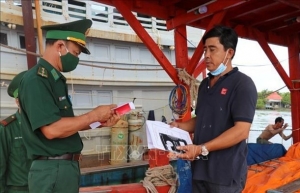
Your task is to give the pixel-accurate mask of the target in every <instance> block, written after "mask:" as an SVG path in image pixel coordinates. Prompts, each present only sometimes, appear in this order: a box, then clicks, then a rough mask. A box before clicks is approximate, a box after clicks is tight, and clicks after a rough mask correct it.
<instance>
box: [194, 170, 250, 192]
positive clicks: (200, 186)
mask: <svg viewBox="0 0 300 193" xmlns="http://www.w3.org/2000/svg"><path fill="white" fill-rule="evenodd" d="M243 173H244V172H243ZM246 179H247V171H246V173H245V174H242V175H241V178H240V181H239V182H235V181H233V182H232V184H231V185H229V186H224V185H220V184H215V183H210V182H206V181H203V180H193V183H192V186H193V193H241V192H242V191H243V189H244V188H245V184H246Z"/></svg>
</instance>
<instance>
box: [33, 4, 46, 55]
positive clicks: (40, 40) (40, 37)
mask: <svg viewBox="0 0 300 193" xmlns="http://www.w3.org/2000/svg"><path fill="white" fill-rule="evenodd" d="M34 3H35V17H36V31H37V34H38V43H39V51H40V55H43V53H44V46H43V33H42V29H41V7H40V0H35V1H34Z"/></svg>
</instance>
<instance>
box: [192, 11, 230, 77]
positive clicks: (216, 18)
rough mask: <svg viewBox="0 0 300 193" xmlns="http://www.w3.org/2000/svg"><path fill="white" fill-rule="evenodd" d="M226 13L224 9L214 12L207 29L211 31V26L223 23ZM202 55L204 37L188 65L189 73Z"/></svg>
mask: <svg viewBox="0 0 300 193" xmlns="http://www.w3.org/2000/svg"><path fill="white" fill-rule="evenodd" d="M225 14H226V11H222V12H219V13H216V14H214V16H213V18H212V20H211V21H210V23H209V25H208V26H207V28H206V31H209V30H210V29H211V28H213V26H214V25H215V24H219V23H221V22H222V20H223V18H224V16H225ZM202 55H203V44H202V39H201V41H200V42H199V44H198V46H197V48H196V50H195V52H194V54H193V56H192V58H191V60H190V62H189V66H187V68H186V71H187V72H188V73H189V74H192V73H193V71H194V70H195V68H196V66H197V64H198V62H199V61H200V58H201V56H202Z"/></svg>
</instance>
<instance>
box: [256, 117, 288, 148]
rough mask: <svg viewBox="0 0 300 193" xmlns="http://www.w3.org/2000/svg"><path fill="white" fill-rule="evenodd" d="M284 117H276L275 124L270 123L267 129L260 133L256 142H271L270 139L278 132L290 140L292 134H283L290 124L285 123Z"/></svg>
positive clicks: (283, 137)
mask: <svg viewBox="0 0 300 193" xmlns="http://www.w3.org/2000/svg"><path fill="white" fill-rule="evenodd" d="M283 124H284V119H283V118H282V117H277V118H276V119H275V124H270V125H268V126H267V127H266V128H265V130H264V131H263V132H262V133H261V134H260V136H259V137H258V138H257V139H256V143H260V144H271V142H270V141H268V140H269V139H271V138H272V137H274V136H275V135H276V134H279V135H280V136H281V137H282V139H284V140H288V139H290V138H291V137H292V134H290V135H289V136H285V135H284V134H283V130H284V129H286V128H287V126H288V124H287V123H286V124H284V125H283Z"/></svg>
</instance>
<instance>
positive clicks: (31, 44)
mask: <svg viewBox="0 0 300 193" xmlns="http://www.w3.org/2000/svg"><path fill="white" fill-rule="evenodd" d="M22 13H23V23H24V34H25V37H26V38H25V45H26V51H29V52H33V53H35V52H36V42H35V36H34V34H35V32H34V25H33V13H32V4H31V1H28V0H22ZM26 56H27V57H26V58H27V66H28V69H30V68H32V67H33V66H34V65H35V64H36V63H37V57H36V56H34V55H32V54H26Z"/></svg>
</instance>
